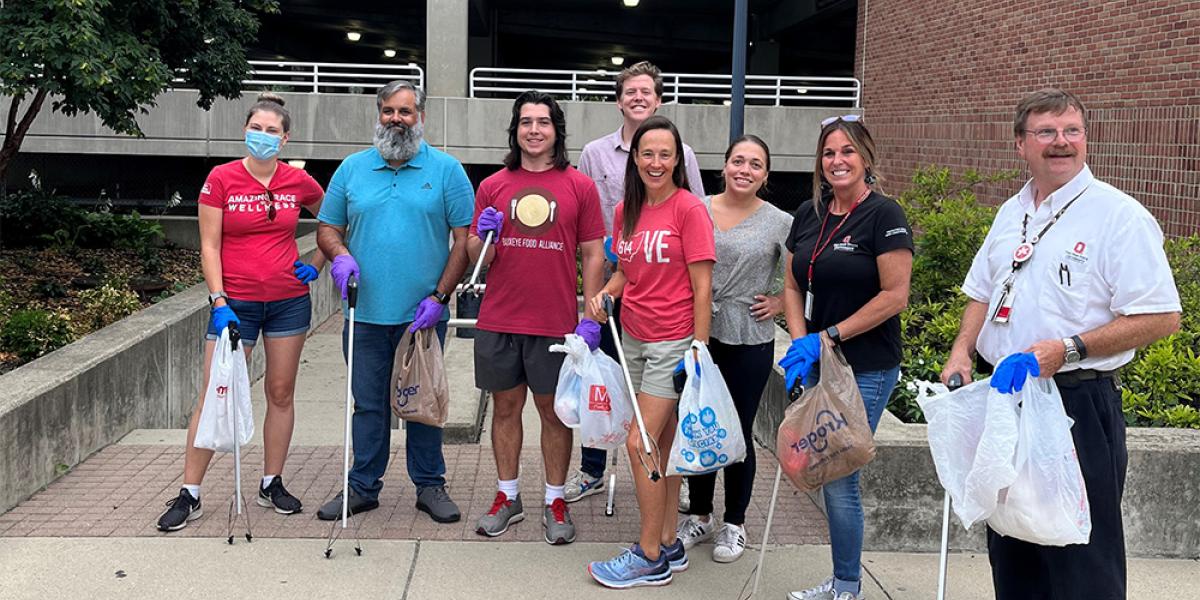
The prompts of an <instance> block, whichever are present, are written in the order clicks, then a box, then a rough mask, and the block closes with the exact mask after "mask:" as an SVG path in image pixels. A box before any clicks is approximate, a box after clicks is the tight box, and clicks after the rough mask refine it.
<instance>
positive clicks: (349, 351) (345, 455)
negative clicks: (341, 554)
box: [325, 276, 362, 558]
mask: <svg viewBox="0 0 1200 600" xmlns="http://www.w3.org/2000/svg"><path fill="white" fill-rule="evenodd" d="M357 304H358V280H357V279H355V278H354V277H353V276H351V277H350V280H349V281H348V282H346V308H347V311H346V312H347V313H348V315H347V317H348V321H349V322H348V323H347V325H346V326H347V327H349V328H350V329H349V331H348V332H347V336H346V337H347V339H346V421H345V435H344V439H343V445H342V527H341V529H346V527H347V526H348V522H349V518H350V432H351V428H352V426H353V417H354V388H353V384H354V307H355V305H357ZM360 527H362V521H361V520H360V521H359V522H358V527H356V528H355V540H354V552H355V553H357V554H358V555H359V556H362V543H361V542H360V541H359V540H358V528H360ZM339 535H340V532H339V531H338V526H337V522H336V521H335V522H334V524H333V526H332V528H331V529H330V532H329V543H328V544H327V545H326V546H325V558H329V557H330V556H332V555H333V543H334V542H335V541H337V538H338V537H339Z"/></svg>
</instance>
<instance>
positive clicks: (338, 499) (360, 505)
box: [317, 488, 379, 521]
mask: <svg viewBox="0 0 1200 600" xmlns="http://www.w3.org/2000/svg"><path fill="white" fill-rule="evenodd" d="M346 506H347V509H348V514H350V515H356V514H358V513H363V512H367V511H368V510H375V509H376V508H379V501H378V500H372V499H370V498H363V497H362V496H360V495H358V492H356V491H354V488H350V502H349V503H348V504H347V505H346ZM317 518H318V519H320V520H322V521H336V520H338V519H340V518H342V493H341V492H338V493H337V495H336V496H334V497H333V498H330V499H329V502H326V503H325V504H324V505H322V506H321V508H320V509H318V510H317Z"/></svg>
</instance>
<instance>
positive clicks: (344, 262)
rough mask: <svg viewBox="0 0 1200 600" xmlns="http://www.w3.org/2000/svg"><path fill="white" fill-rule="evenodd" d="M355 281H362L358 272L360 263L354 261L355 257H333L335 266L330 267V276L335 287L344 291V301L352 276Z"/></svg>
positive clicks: (346, 255) (347, 255)
mask: <svg viewBox="0 0 1200 600" xmlns="http://www.w3.org/2000/svg"><path fill="white" fill-rule="evenodd" d="M351 275H353V276H354V278H355V279H361V277H360V276H359V275H360V273H359V270H358V261H356V260H354V257H353V256H350V255H349V254H343V255H341V256H335V257H333V266H331V267H329V276H330V277H332V278H333V283H334V285H337V286H338V289H339V290H342V300H345V299H346V286H347V284H349V283H350V276H351Z"/></svg>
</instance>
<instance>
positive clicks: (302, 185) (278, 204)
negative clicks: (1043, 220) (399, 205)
mask: <svg viewBox="0 0 1200 600" xmlns="http://www.w3.org/2000/svg"><path fill="white" fill-rule="evenodd" d="M268 189H269V190H270V195H269V196H268V194H267V190H268ZM324 194H325V192H324V191H323V190H322V189H321V186H320V184H318V183H317V181H316V180H315V179H313V178H312V176H310V175H309V174H308V173H306V172H305V171H304V170H303V169H297V168H295V167H293V166H291V165H288V164H287V163H283V162H280V163H279V164H278V165H277V166H276V168H275V175H273V176H272V177H271V184H270V185H269V186H268V187H266V188H264V187H263V185H262V184H261V183H259V182H258V180H257V179H255V178H254V176H252V175H250V172H249V171H247V170H246V167H245V165H243V164H242V160H241V159H238V160H235V161H233V162H227V163H225V164H223V165H217V166H216V167H213V170H212V171H211V172H210V173H209V174H208V179H205V180H204V187H203V188H201V189H200V204H203V205H206V206H212V207H216V208H220V209H224V215H223V216H222V218H221V274H222V278H223V282H222V285H223V286H224V289H225V293H226V294H229V297H230V298H234V299H237V300H246V301H250V302H272V301H275V300H286V299H288V298H296V297H298V296H303V295H304V294H307V293H308V286H307V285H306V284H303V283H300V280H298V279H296V276H295V267H293V266H292V264H293V263H295V262H296V260H298V258H299V256H300V253H299V251H298V250H297V249H296V224H297V222H299V220H300V206H301V205H304V206H307V205H310V204H314V203H316V202H318V201H320V200H321V198H322V197H323V196H324ZM271 197H273V198H274V201H275V220H273V221H272V220H268V219H267V215H268V213H269V208H270V202H271V200H270V199H269V198H271Z"/></svg>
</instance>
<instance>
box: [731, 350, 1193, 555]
mask: <svg viewBox="0 0 1200 600" xmlns="http://www.w3.org/2000/svg"><path fill="white" fill-rule="evenodd" d="M787 343H788V342H787V340H786V337H785V336H784V335H783V333H782V332H780V333H779V335H777V336H776V343H775V349H776V359H777V360H778V358H781V357H782V355H783V352H784V351H786V349H787ZM786 406H787V396H786V393H785V392H784V383H783V372H782V371H781V370H780V369H779V368H778V367H776V368H775V369H774V371H773V372H772V374H771V378H770V380H769V381H768V383H767V389H766V390H765V391H764V392H763V398H762V403H761V404H760V406H759V411H758V416H757V418H756V420H755V422H754V436H755V438H757V439H758V440H759V441H760V442H761V443H763V444H764V445H765V446H766V447H768V448H771V449H772V450H773V449H774V448H775V431H776V430H777V429H778V427H779V423H780V422H781V421H782V420H783V411H784V408H786ZM1126 443H1127V445H1128V448H1129V468H1128V475H1127V477H1126V481H1125V498H1124V501H1123V502H1122V512H1123V514H1124V524H1125V548H1126V552H1127V553H1128V554H1129V556H1133V557H1172V558H1192V559H1196V558H1200V485H1197V482H1200V431H1194V430H1181V429H1159V428H1130V429H1129V430H1128V434H1127V436H1126ZM875 447H876V457H875V460H874V461H872V462H871V464H869V465H867V466H866V467H864V468H863V470H862V475H861V482H862V496H863V512H864V514H865V517H866V531H865V538H864V539H863V548H864V549H866V550H876V551H897V552H937V551H938V544H939V542H940V539H941V531H942V499H943V494H944V491H943V489H942V487H941V484H940V483H938V480H937V472H936V470H935V469H934V466H933V458H932V456H931V455H930V453H929V443H928V438H927V437H926V426H925V425H910V424H906V423H902V422H900V420H899V419H897V418H896V417H895V416H893V415H892V414H891V413H884V415H883V419H882V420H881V422H880V425H879V429H878V431H876V434H875ZM782 485H785V486H786V485H789V484H788V483H787V480H786V478H785V479H784V482H783V483H782ZM810 497H812V498H813V500H814V501H816V502H817V503H818V505H821V506H823V505H824V503H823V502H822V498H821V494H820V493H819V492H818V493H815V494H810ZM950 532H951V536H950V548H951V549H952V550H958V551H971V552H980V551H986V549H987V545H986V543H985V540H984V534H983V532H984V528H983V527H982V526H981V525H976V526H975V527H973V528H972V529H971V531H969V532H968V531H965V530H963V528H962V525H961V524H960V523H959V522H958V519H957V518H954V517H951V525H950Z"/></svg>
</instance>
